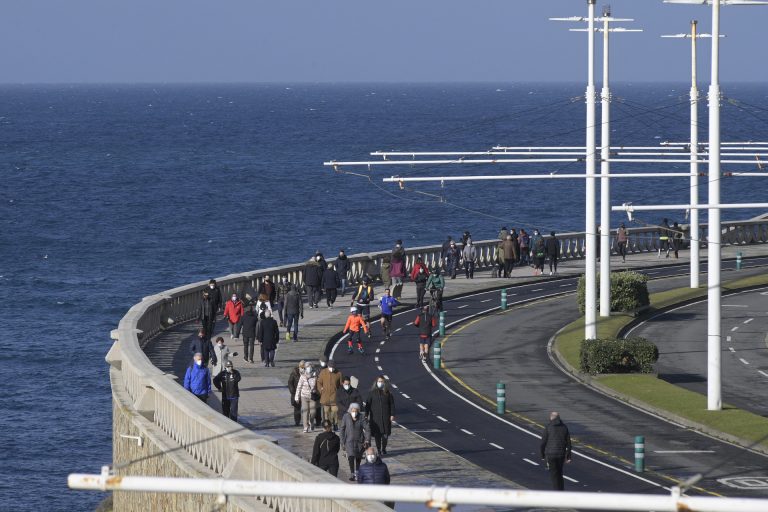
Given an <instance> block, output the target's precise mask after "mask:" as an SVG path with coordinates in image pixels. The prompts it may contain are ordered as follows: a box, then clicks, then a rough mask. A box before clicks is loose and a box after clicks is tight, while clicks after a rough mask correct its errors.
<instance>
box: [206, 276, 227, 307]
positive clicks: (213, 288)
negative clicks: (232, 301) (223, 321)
mask: <svg viewBox="0 0 768 512" xmlns="http://www.w3.org/2000/svg"><path fill="white" fill-rule="evenodd" d="M208 295H210V297H211V299H213V304H214V307H215V308H216V309H214V311H216V312H217V313H218V312H219V310H220V309H221V306H222V304H224V299H223V298H222V296H221V289H220V288H219V286H218V285H217V284H216V280H215V279H211V280H210V281H208Z"/></svg>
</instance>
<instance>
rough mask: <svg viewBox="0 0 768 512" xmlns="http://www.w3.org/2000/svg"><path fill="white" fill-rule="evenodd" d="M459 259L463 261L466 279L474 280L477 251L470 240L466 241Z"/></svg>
mask: <svg viewBox="0 0 768 512" xmlns="http://www.w3.org/2000/svg"><path fill="white" fill-rule="evenodd" d="M461 258H462V259H463V260H464V275H465V277H466V278H467V279H474V278H475V260H476V259H477V249H475V245H474V244H473V243H472V239H471V238H470V239H469V240H467V245H465V246H464V249H463V250H462V251H461Z"/></svg>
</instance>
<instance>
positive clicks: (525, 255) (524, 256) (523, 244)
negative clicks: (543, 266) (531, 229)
mask: <svg viewBox="0 0 768 512" xmlns="http://www.w3.org/2000/svg"><path fill="white" fill-rule="evenodd" d="M518 243H519V244H520V254H519V256H520V264H521V265H530V264H531V258H530V255H531V236H530V235H529V234H528V233H526V232H525V230H524V229H522V228H520V235H519V236H518Z"/></svg>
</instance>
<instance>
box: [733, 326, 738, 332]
mask: <svg viewBox="0 0 768 512" xmlns="http://www.w3.org/2000/svg"><path fill="white" fill-rule="evenodd" d="M738 330H739V326H738V325H736V326H734V327H733V329H731V332H736V331H738Z"/></svg>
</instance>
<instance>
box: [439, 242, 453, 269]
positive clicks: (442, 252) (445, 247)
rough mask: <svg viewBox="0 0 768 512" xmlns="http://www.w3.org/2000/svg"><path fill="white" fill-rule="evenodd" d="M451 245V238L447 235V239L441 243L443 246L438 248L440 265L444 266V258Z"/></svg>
mask: <svg viewBox="0 0 768 512" xmlns="http://www.w3.org/2000/svg"><path fill="white" fill-rule="evenodd" d="M452 243H453V237H452V236H450V235H448V238H447V239H446V241H445V242H443V245H441V246H440V263H441V264H443V265H445V264H446V258H447V257H448V249H450V248H451V244H452Z"/></svg>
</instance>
